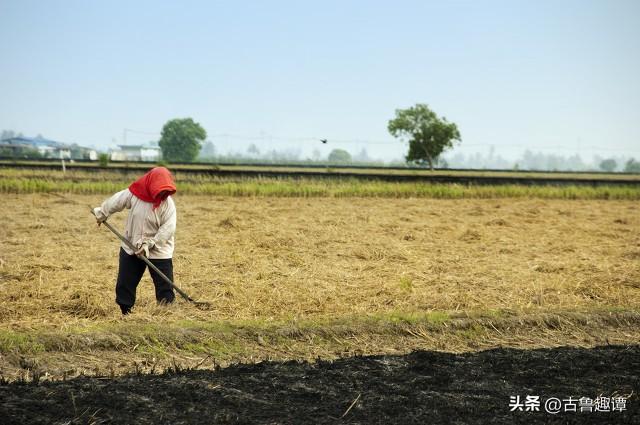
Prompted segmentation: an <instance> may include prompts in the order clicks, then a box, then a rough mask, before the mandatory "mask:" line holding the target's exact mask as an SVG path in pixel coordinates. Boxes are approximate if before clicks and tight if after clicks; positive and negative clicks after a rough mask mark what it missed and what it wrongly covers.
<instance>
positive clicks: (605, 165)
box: [600, 159, 618, 173]
mask: <svg viewBox="0 0 640 425" xmlns="http://www.w3.org/2000/svg"><path fill="white" fill-rule="evenodd" d="M617 166H618V163H617V162H616V160H615V159H605V160H603V161H602V162H600V169H601V170H602V171H606V172H608V173H611V172H613V170H615V169H616V167H617Z"/></svg>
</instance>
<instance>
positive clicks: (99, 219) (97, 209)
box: [93, 207, 107, 227]
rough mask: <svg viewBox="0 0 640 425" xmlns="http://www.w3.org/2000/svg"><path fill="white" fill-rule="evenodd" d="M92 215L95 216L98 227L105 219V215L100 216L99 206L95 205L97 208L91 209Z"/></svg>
mask: <svg viewBox="0 0 640 425" xmlns="http://www.w3.org/2000/svg"><path fill="white" fill-rule="evenodd" d="M93 215H94V216H95V217H96V223H97V224H98V227H100V225H101V224H102V222H103V221H105V220H106V219H107V218H106V217H104V218H101V217H103V215H102V210H101V209H100V207H97V208H94V209H93Z"/></svg>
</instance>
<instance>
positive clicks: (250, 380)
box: [0, 345, 640, 424]
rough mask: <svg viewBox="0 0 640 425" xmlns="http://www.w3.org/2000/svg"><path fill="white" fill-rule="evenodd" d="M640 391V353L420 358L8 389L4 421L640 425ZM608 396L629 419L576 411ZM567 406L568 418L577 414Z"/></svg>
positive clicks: (2, 403)
mask: <svg viewBox="0 0 640 425" xmlns="http://www.w3.org/2000/svg"><path fill="white" fill-rule="evenodd" d="M639 382H640V346H637V345H636V346H608V347H599V348H594V349H582V348H554V349H539V350H515V349H495V350H488V351H483V352H477V353H468V354H460V355H456V354H449V353H439V352H427V351H419V352H414V353H412V354H409V355H405V356H372V357H351V358H347V359H342V360H338V361H334V362H318V363H302V362H286V363H259V364H251V365H236V366H231V367H228V368H225V369H220V370H216V371H205V370H191V371H181V372H177V373H165V374H163V375H130V376H126V377H119V378H115V379H109V378H87V377H85V378H79V379H73V380H68V381H65V382H47V383H42V384H40V385H35V384H25V383H11V384H9V383H3V384H0V418H2V422H3V423H5V424H14V423H15V424H24V423H43V424H45V423H46V424H51V423H57V424H62V423H66V424H69V423H73V424H75V423H136V424H147V423H173V424H178V423H190V424H192V423H336V422H344V423H363V424H369V423H402V424H407V423H447V424H450V423H465V424H466V423H489V422H491V423H581V424H584V423H618V424H622V423H640V419H639V413H640V400H639V398H638V395H637V392H638V391H639V388H638V383H639ZM527 395H533V396H540V400H541V406H540V411H539V412H525V411H516V412H510V405H509V403H510V397H511V396H520V398H521V399H522V401H524V399H525V397H526V396H527ZM598 396H601V397H614V396H622V397H626V404H625V408H626V410H623V411H622V412H620V411H610V412H580V405H579V404H578V400H577V399H579V398H580V397H590V398H592V399H595V398H596V397H598ZM550 397H557V398H559V399H560V400H566V399H568V398H569V397H573V399H574V400H575V403H576V405H577V406H576V407H577V410H578V412H566V413H565V412H561V413H559V414H557V415H552V414H549V413H547V412H545V402H546V400H547V399H549V398H550ZM612 401H613V400H612ZM562 403H563V404H562V406H563V408H562V409H564V408H566V407H567V406H569V405H570V404H571V403H567V402H566V401H563V402H562ZM618 407H620V405H618ZM612 408H613V402H612V403H611V405H610V406H609V409H610V410H611V409H612Z"/></svg>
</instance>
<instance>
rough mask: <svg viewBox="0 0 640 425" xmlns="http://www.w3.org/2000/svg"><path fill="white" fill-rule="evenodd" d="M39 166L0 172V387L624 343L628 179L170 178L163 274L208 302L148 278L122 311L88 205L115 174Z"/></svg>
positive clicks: (113, 249) (108, 250)
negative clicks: (273, 364) (173, 220)
mask: <svg viewBox="0 0 640 425" xmlns="http://www.w3.org/2000/svg"><path fill="white" fill-rule="evenodd" d="M43 173H44V172H42V171H37V170H11V169H6V170H1V171H0V191H2V192H4V193H3V195H2V196H3V202H2V204H0V213H1V214H2V216H3V217H5V221H4V223H3V227H2V229H0V289H1V290H2V293H3V297H2V299H1V300H0V317H2V321H1V323H0V354H1V355H2V357H0V373H1V374H2V376H3V377H4V379H8V380H15V379H27V380H32V379H38V380H57V379H61V378H67V379H68V378H71V377H74V376H77V375H80V374H84V375H99V376H113V377H115V376H119V375H122V374H126V373H132V372H133V373H135V372H138V373H151V372H160V371H163V370H174V371H175V370H184V369H185V368H192V369H198V368H200V369H211V368H215V367H219V366H227V365H229V364H235V363H238V362H256V361H260V360H271V361H284V360H314V359H317V358H320V359H323V360H325V361H327V360H335V359H345V360H343V361H346V362H348V361H350V360H349V359H351V358H353V356H354V355H355V356H358V355H385V356H403V355H406V354H408V353H411V352H412V351H414V350H437V351H443V352H447V353H457V354H460V355H467V354H463V353H469V354H468V355H469V356H475V355H476V354H474V353H476V352H478V351H481V350H485V349H494V348H500V349H517V350H531V349H540V348H550V347H562V346H567V345H569V346H573V347H579V349H583V350H584V351H585V353H586V352H589V350H586V349H587V348H590V347H594V346H600V345H629V344H631V345H635V344H638V342H639V341H640V330H639V329H640V328H639V327H638V324H640V310H638V305H640V304H639V303H640V261H639V260H640V205H639V204H638V199H640V196H639V194H638V189H637V186H634V187H620V188H589V187H573V188H571V187H569V188H557V187H540V188H522V187H518V186H514V187H512V188H509V187H507V188H505V187H484V188H478V187H452V186H446V185H441V186H428V185H422V186H420V185H417V184H411V183H402V184H396V183H394V184H391V183H380V182H356V181H336V182H317V181H313V180H308V181H302V182H300V181H287V180H284V181H280V180H268V179H258V180H251V179H247V180H222V179H213V178H210V177H205V176H201V177H191V180H188V179H187V178H186V177H184V180H181V178H182V177H180V175H178V185H179V193H178V194H177V195H176V197H175V201H176V205H177V208H178V214H179V215H178V228H177V233H176V252H175V256H174V262H175V278H176V279H175V280H176V283H177V284H178V285H179V286H180V287H181V288H182V289H183V290H185V291H186V292H187V293H189V295H191V296H192V297H193V298H195V299H197V300H202V301H207V302H209V303H210V304H211V306H210V307H209V308H207V309H198V308H195V307H194V306H192V305H189V304H187V303H185V302H184V301H182V300H180V299H178V300H177V302H176V303H174V304H173V305H171V306H168V307H165V306H157V305H156V304H155V300H154V296H153V285H152V284H151V281H150V278H149V277H148V275H147V276H145V277H144V278H143V281H142V282H141V284H140V287H139V302H138V304H137V305H136V308H135V310H134V313H133V314H132V315H130V316H127V317H125V318H122V317H121V316H120V313H119V311H118V310H117V306H116V305H115V304H114V301H113V298H114V294H113V287H114V281H115V275H116V271H117V251H118V246H119V245H118V242H117V241H116V239H115V237H114V236H113V235H112V234H111V233H110V232H108V231H107V230H106V229H104V228H96V226H95V220H93V219H92V217H91V215H90V213H89V205H93V206H96V205H98V204H99V203H100V202H102V200H104V198H105V197H106V196H108V194H110V193H112V192H114V191H116V190H120V189H121V188H123V187H126V182H127V181H130V180H131V178H132V176H131V175H122V174H120V173H113V174H110V173H109V172H104V173H101V174H90V173H83V172H81V171H73V172H71V171H68V172H67V173H66V174H65V175H62V174H61V173H59V172H46V173H47V174H43ZM267 188H269V189H267ZM124 218H125V213H120V214H118V215H115V216H114V217H113V218H111V219H110V222H111V223H112V224H113V225H115V226H116V228H119V229H122V228H123V223H124ZM577 349H578V348H576V350H577ZM523 352H524V353H528V352H529V351H523ZM461 353H462V354H461ZM512 353H515V351H513V352H512ZM532 353H533V352H532ZM457 354H456V355H457ZM452 355H453V354H452ZM523 355H524V354H523ZM527 355H528V354H527ZM585 355H586V354H585ZM465 358H466V357H465ZM472 358H475V357H469V359H472ZM390 361H391V362H393V361H395V360H390ZM469 361H472V360H469ZM594 361H595V360H594ZM543 363H544V362H543ZM636 372H637V371H635V372H634V371H633V370H631V371H630V373H631V374H633V373H636ZM265 373H266V372H265ZM625 388H626V387H625ZM612 389H614V388H612ZM634 401H637V399H634ZM348 404H349V403H347V406H344V408H345V409H346V407H348ZM343 411H344V410H343ZM338 416H340V415H339V414H338Z"/></svg>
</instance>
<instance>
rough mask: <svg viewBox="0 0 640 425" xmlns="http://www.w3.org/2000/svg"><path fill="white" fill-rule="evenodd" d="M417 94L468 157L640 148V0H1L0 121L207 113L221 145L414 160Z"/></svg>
mask: <svg viewBox="0 0 640 425" xmlns="http://www.w3.org/2000/svg"><path fill="white" fill-rule="evenodd" d="M418 102H420V103H427V104H429V105H430V106H431V107H432V108H433V109H434V110H435V111H436V113H438V114H439V115H444V116H446V117H447V119H449V120H451V121H453V122H455V123H457V124H458V127H459V129H460V132H461V134H462V139H463V142H462V144H461V146H460V148H458V151H460V152H473V151H481V152H486V151H488V150H489V146H490V145H494V146H495V150H496V153H498V154H502V155H504V156H507V157H509V156H513V155H518V154H520V153H521V152H522V151H524V150H525V149H526V148H529V149H531V150H534V151H538V150H539V151H542V152H545V153H550V152H553V151H555V152H557V153H561V154H564V155H568V154H573V153H576V152H578V150H579V152H580V153H581V154H582V156H583V157H585V158H590V156H591V155H593V154H594V153H597V154H600V155H601V156H608V155H621V154H627V155H634V156H636V157H640V1H638V0H630V1H623V0H602V1H588V0H575V1H568V0H555V1H539V0H535V1H533V0H532V1H516V0H510V1H437V2H429V1H346V0H343V1H322V2H319V1H315V2H304V1H286V2H284V1H254V2H248V1H227V2H213V1H202V2H199V1H198V2H196V1H180V2H177V1H176V2H163V1H158V0H156V1H112V0H109V1H53V0H46V1H45V0H42V1H25V0H19V1H18V0H16V1H13V0H11V1H8V0H0V129H12V130H16V131H21V132H23V133H24V134H25V135H32V136H33V135H36V134H37V133H41V134H43V135H44V136H46V137H48V138H51V139H54V140H59V141H62V142H69V143H73V142H75V143H79V144H81V145H94V146H96V147H100V148H106V147H107V146H110V145H114V144H116V143H122V139H123V133H124V129H125V128H126V129H132V130H136V131H141V132H150V133H158V132H160V130H161V128H162V125H163V124H164V123H165V122H166V121H167V120H169V119H171V118H176V117H192V118H194V119H195V120H196V121H198V122H200V123H201V124H202V125H203V127H204V128H205V129H206V130H207V132H208V133H209V136H210V137H209V139H210V140H211V141H213V142H214V144H215V145H216V147H217V149H218V150H219V151H222V152H226V151H230V150H231V151H246V147H247V146H248V145H249V143H256V144H257V145H258V146H259V147H260V148H261V149H262V150H268V149H271V148H277V149H285V148H286V149H301V150H302V151H303V152H305V153H306V152H311V150H312V149H314V148H318V149H320V150H321V152H322V153H323V154H326V153H328V151H329V150H330V149H332V148H335V147H340V148H346V149H348V150H350V151H351V152H352V153H356V152H357V151H359V150H360V149H362V148H363V147H365V148H366V149H367V151H368V152H369V154H370V156H377V157H382V156H383V155H384V156H385V157H387V158H390V157H395V158H399V157H401V156H402V155H403V154H404V153H405V151H406V147H405V146H403V145H402V144H401V143H400V142H397V141H395V139H393V138H392V137H391V136H390V135H389V134H388V132H387V129H386V127H387V122H388V120H389V119H391V118H392V117H393V116H394V111H395V109H397V108H405V107H409V106H412V105H413V104H415V103H418ZM223 134H227V135H229V136H222V135H223ZM238 136H244V137H238ZM154 138H157V136H154V135H153V134H149V135H147V134H140V133H134V132H127V141H128V142H129V143H135V142H144V141H147V140H151V139H154ZM314 138H327V139H329V143H328V144H327V145H322V144H321V143H320V142H318V141H316V140H314Z"/></svg>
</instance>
